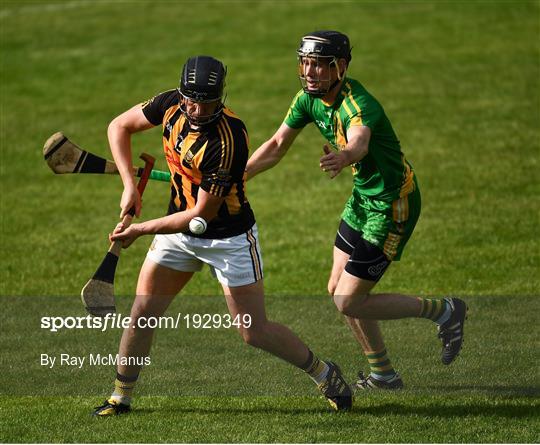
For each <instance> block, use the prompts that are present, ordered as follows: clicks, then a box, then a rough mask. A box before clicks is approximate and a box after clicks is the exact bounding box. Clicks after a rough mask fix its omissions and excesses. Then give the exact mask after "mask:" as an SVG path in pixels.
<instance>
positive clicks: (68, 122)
mask: <svg viewBox="0 0 540 445" xmlns="http://www.w3.org/2000/svg"><path fill="white" fill-rule="evenodd" d="M539 15H540V8H539V2H538V1H515V2H502V1H501V2H484V1H478V2H458V1H456V2H450V1H445V2H437V1H416V2H409V1H405V2H319V1H312V2H309V1H305V2H303V1H292V2H285V1H278V2H242V1H233V2H221V1H212V2H205V1H199V2H182V3H180V2H165V1H160V2H143V1H139V2H109V1H95V2H85V1H81V2H77V1H65V2H62V1H58V2H54V3H47V2H21V1H18V2H14V1H5V0H1V1H0V50H1V58H0V130H1V131H0V149H1V151H0V178H1V189H0V224H1V232H0V233H1V238H0V241H1V247H0V248H1V251H0V296H1V300H2V302H3V303H4V304H3V311H2V324H1V327H0V329H1V342H2V345H1V346H2V351H3V353H2V358H1V361H2V373H1V375H0V379H1V380H0V381H1V382H2V385H1V386H0V388H1V389H0V416H1V418H2V424H1V427H0V439H2V441H4V442H26V441H28V442H49V441H51V442H82V441H87V442H98V441H101V442H103V441H105V442H111V441H112V442H116V441H119V442H120V441H134V442H139V441H141V442H166V441H169V442H170V441H175V442H228V441H231V442H312V441H313V442H533V441H536V440H537V435H535V432H537V431H538V429H539V420H538V414H537V412H538V402H537V400H538V395H539V394H538V391H539V387H540V384H539V378H538V371H537V366H535V364H537V363H538V361H539V360H538V359H539V357H538V351H539V350H540V348H539V346H540V345H539V344H538V339H537V338H536V337H535V336H534V331H535V327H536V325H537V324H538V313H539V307H538V305H539V303H538V301H539V300H538V296H539V294H540V291H539V289H540V282H539V280H538V275H539V273H538V272H539V269H540V267H539V266H540V264H539V263H540V262H539V253H540V246H539V244H540V243H539V237H538V235H537V226H538V222H539V213H538V208H539V200H538V196H540V186H539V181H538V179H537V177H538V175H537V171H538V167H539V165H538V164H539V148H540V129H539V126H538V122H540V94H539V92H540V86H539V84H538V78H540V51H539V49H540V48H539V45H538V41H539V37H540V20H539ZM316 28H327V29H331V28H337V29H340V30H342V31H344V32H346V33H347V34H349V36H350V38H351V41H352V44H353V46H354V48H353V61H352V64H351V67H350V70H349V74H350V75H351V77H355V78H358V79H359V80H360V81H361V82H362V83H363V84H364V85H365V86H366V87H367V88H368V90H370V91H371V92H372V93H373V94H374V95H375V96H376V97H377V98H378V99H379V100H380V101H381V103H382V104H383V106H384V107H385V110H386V112H387V114H388V116H389V117H390V120H391V121H392V123H393V125H394V128H395V130H396V132H397V133H398V135H399V137H400V140H401V142H402V146H403V149H404V151H405V154H406V155H407V157H408V159H409V160H410V161H411V162H412V164H413V165H414V167H415V170H416V172H417V175H418V178H419V182H420V187H421V190H422V195H423V210H422V212H423V213H422V216H421V218H420V222H419V224H418V226H417V229H416V231H415V234H414V236H413V238H412V239H411V241H410V242H409V244H408V247H407V249H406V251H405V254H404V257H403V260H402V261H401V262H400V263H397V264H395V265H393V266H392V267H391V268H390V269H389V271H388V272H387V274H386V275H385V277H384V279H383V280H382V281H381V283H380V284H379V285H378V289H379V290H380V291H399V292H403V293H411V294H421V295H435V296H439V295H442V294H460V295H464V296H465V298H467V299H468V301H469V304H470V306H471V307H472V309H473V313H472V314H471V319H470V320H469V327H468V331H467V343H466V345H465V346H466V348H465V350H464V352H463V354H462V357H460V359H459V362H458V363H456V364H455V365H454V366H452V367H449V368H443V367H442V365H440V366H439V365H438V364H437V363H438V357H437V348H438V345H437V343H436V339H435V337H434V332H433V331H432V330H429V329H426V327H427V326H429V324H427V322H426V321H423V320H403V321H398V322H388V323H384V331H385V333H386V336H387V342H388V347H389V350H390V351H391V354H392V358H393V360H394V361H395V363H396V364H397V365H398V367H399V370H400V371H401V373H402V374H403V376H404V378H405V381H406V384H407V387H408V389H407V390H406V391H404V392H403V393H399V394H390V395H388V394H385V395H380V394H379V395H376V394H375V395H368V396H364V397H362V398H361V399H359V400H358V401H357V405H356V408H355V410H354V411H353V413H351V414H350V415H344V416H342V415H332V414H330V413H329V412H328V410H327V408H326V406H325V405H324V401H322V400H320V399H319V398H317V397H316V396H315V391H314V389H313V387H312V386H311V384H310V382H309V381H307V379H305V377H304V376H303V375H301V373H298V372H297V371H294V370H293V371H292V372H291V368H290V367H288V366H287V365H285V364H282V363H280V362H278V361H276V360H275V359H273V358H271V357H267V356H266V355H265V354H262V353H260V352H258V351H254V350H251V349H249V348H247V347H245V346H244V345H243V344H242V343H241V341H240V340H239V338H238V336H237V334H236V333H234V332H232V331H223V330H221V331H211V332H210V333H204V332H203V333H201V332H189V333H183V334H184V335H183V336H182V335H177V333H175V332H173V331H170V330H164V331H162V332H160V334H159V336H158V341H157V343H156V348H155V349H154V353H153V360H154V363H153V365H152V367H149V369H147V370H145V373H144V374H143V379H142V381H141V385H140V388H139V391H140V392H139V394H140V396H141V397H140V398H139V399H137V406H138V408H139V409H138V410H137V413H136V414H134V415H133V416H131V417H126V418H122V419H111V420H110V421H106V422H102V423H100V422H95V421H94V420H93V419H89V418H88V416H87V415H88V412H89V409H90V408H91V407H92V406H94V405H95V404H97V403H99V402H100V401H101V398H102V397H103V395H105V394H106V393H107V391H108V390H109V384H110V383H109V382H110V380H111V377H112V370H111V369H108V368H94V369H86V368H85V369H84V370H83V372H74V371H69V370H67V369H57V370H54V372H53V371H50V372H46V371H44V370H43V369H42V368H41V367H40V366H39V363H38V360H39V354H40V353H42V352H48V351H50V352H51V353H53V352H62V350H65V351H66V352H73V353H75V352H77V351H83V352H89V351H92V348H95V350H96V351H100V352H114V351H115V350H116V347H117V343H118V337H119V332H117V331H110V332H107V333H106V334H103V335H99V334H98V333H94V332H89V331H88V330H83V331H80V332H73V331H71V332H63V333H59V334H54V335H53V334H49V333H45V332H43V331H40V329H39V317H40V316H43V315H57V314H64V315H83V313H82V309H81V307H80V306H79V303H78V300H77V298H78V297H76V296H75V295H78V293H79V291H80V288H81V287H82V285H83V284H84V283H85V282H86V280H87V279H88V277H89V276H90V275H91V274H92V273H93V271H94V270H95V267H96V265H97V264H98V262H99V261H100V259H101V256H102V255H103V252H104V251H105V249H106V247H107V239H106V233H107V232H108V231H109V230H110V229H111V228H112V227H113V226H114V225H115V223H116V221H117V216H118V212H119V208H118V202H119V197H120V193H121V183H120V180H119V178H115V177H92V176H86V177H85V176H54V175H53V174H52V173H51V172H50V171H49V170H48V168H47V167H46V165H45V163H44V162H43V158H42V153H41V147H42V145H43V143H44V141H45V140H46V139H47V138H48V136H50V134H52V133H53V132H55V131H59V130H62V131H64V132H65V133H66V134H67V135H68V136H69V137H70V138H72V139H73V140H74V141H75V142H77V143H79V144H80V145H81V146H83V147H85V148H88V149H89V150H91V151H93V152H95V153H98V154H100V155H102V156H105V157H110V154H109V153H108V148H107V140H106V128H107V125H108V122H109V121H110V120H111V119H112V118H113V117H114V116H115V115H117V114H118V113H120V112H121V111H123V110H125V109H127V108H128V107H130V106H131V105H133V104H134V103H137V102H139V101H143V100H145V99H147V98H148V97H150V96H152V95H154V94H155V93H157V92H160V91H163V90H165V89H167V88H171V87H174V86H175V85H176V84H177V81H178V77H179V72H180V69H181V66H182V63H183V62H184V61H185V59H186V58H187V57H189V56H190V55H194V54H212V55H214V56H216V57H218V58H220V59H222V60H223V61H224V62H225V63H226V65H227V66H228V72H229V77H228V81H227V90H228V98H227V103H228V104H229V105H230V106H231V108H233V109H234V110H235V111H236V112H237V113H238V114H239V115H240V116H241V117H242V118H243V119H244V121H245V122H246V125H247V127H248V130H249V132H250V137H251V146H252V150H253V149H255V148H256V147H257V146H258V145H259V144H260V143H262V142H263V141H264V140H265V139H266V138H268V137H269V136H270V135H271V134H272V132H273V131H274V130H275V129H276V128H277V126H278V125H279V124H280V122H281V121H282V119H283V116H284V114H285V112H286V110H287V106H288V105H289V103H290V100H291V98H292V97H293V95H294V94H295V92H296V91H297V90H298V88H299V83H298V80H297V79H296V77H295V69H296V67H295V53H294V52H295V49H296V45H297V44H298V40H299V37H300V36H301V35H302V34H303V33H305V32H308V31H311V30H313V29H316ZM160 140H161V139H160V135H159V130H158V129H155V130H152V131H149V132H147V133H145V134H141V135H137V137H135V139H134V143H133V147H134V153H136V154H137V153H140V152H142V151H148V152H150V153H152V154H153V155H155V156H156V157H158V158H159V159H158V163H157V168H160V169H164V168H165V167H166V166H165V162H164V160H163V159H162V158H160V154H161V150H162V149H161V147H160ZM322 144H323V140H322V138H321V136H320V135H319V134H318V132H317V131H316V130H315V129H314V128H308V129H306V130H305V131H304V132H303V134H302V135H301V136H300V137H299V139H298V140H297V142H296V143H295V145H294V146H293V147H292V148H291V149H290V152H289V153H288V155H287V157H286V158H285V159H284V160H283V161H282V163H281V164H280V165H279V166H278V167H276V168H275V169H274V170H272V171H271V172H268V173H265V174H263V175H260V176H259V177H257V178H256V179H255V180H254V181H250V183H249V184H248V195H249V198H250V202H251V204H252V207H253V208H254V210H255V213H256V216H257V221H258V225H259V229H260V233H261V242H262V246H263V252H264V262H265V285H266V289H267V293H268V295H269V297H268V306H269V308H268V312H269V314H270V315H271V316H272V318H274V319H276V320H279V321H282V322H284V323H286V324H289V325H290V326H291V327H292V328H293V329H294V330H295V331H297V332H298V333H299V334H300V335H301V336H302V337H303V338H305V339H306V341H307V342H308V343H309V344H310V345H311V346H312V348H313V349H314V350H315V351H317V352H318V353H320V354H321V355H323V356H328V357H332V358H335V359H336V361H338V362H339V363H340V364H341V365H342V367H343V368H344V370H345V372H346V373H347V375H348V376H349V377H350V378H352V377H353V375H354V372H355V371H356V370H357V369H358V367H359V366H360V365H362V366H365V364H364V363H362V362H361V360H360V358H359V357H358V352H357V347H356V346H355V344H354V343H353V341H352V337H351V336H350V334H349V333H348V332H347V330H346V328H345V326H344V325H343V323H342V322H341V320H340V318H339V316H338V315H337V313H336V312H335V310H334V309H333V308H332V305H331V304H330V302H329V301H328V299H326V298H324V297H322V295H324V293H325V289H326V280H327V277H328V273H329V270H330V267H331V251H332V243H333V237H334V233H335V229H336V227H337V224H338V222H339V214H340V212H341V209H342V206H343V203H344V201H345V200H346V199H347V197H348V195H349V193H350V189H351V177H350V175H349V174H348V173H347V172H344V174H342V175H340V176H339V177H338V178H336V179H335V180H333V181H330V180H328V179H327V178H326V177H325V176H324V175H323V174H321V173H320V171H319V169H318V158H319V154H320V153H321V151H322V148H321V147H322ZM167 198H168V191H167V187H166V185H164V184H162V183H151V184H150V185H149V187H148V189H147V191H146V194H145V206H144V211H143V216H144V218H152V217H157V216H160V215H162V214H163V212H164V210H165V208H166V205H167ZM149 243H150V239H149V238H148V239H143V240H140V241H139V242H137V243H136V244H135V245H134V246H133V247H131V248H130V249H129V250H127V251H126V252H124V254H123V256H122V258H121V262H120V265H119V269H118V272H117V291H118V293H119V294H120V295H129V294H131V293H133V291H134V288H135V283H136V278H137V273H138V269H139V266H140V264H141V262H142V258H143V256H144V253H145V251H146V249H147V247H148V245H149ZM219 292H220V291H219V286H218V285H217V283H216V281H215V280H213V279H212V278H211V276H210V274H209V272H208V271H207V270H206V271H204V272H203V273H201V274H200V276H199V277H197V279H195V280H192V282H191V283H190V284H189V285H188V287H187V289H186V291H185V294H186V295H194V296H196V297H193V298H191V297H190V298H180V299H178V301H176V302H175V303H174V307H173V308H172V310H173V311H176V312H178V311H181V312H186V311H187V310H191V311H199V312H201V311H207V312H208V311H210V310H212V311H217V312H224V311H225V305H224V303H223V301H222V300H221V299H220V298H216V297H214V298H212V297H209V296H211V295H216V294H219ZM298 295H301V296H303V297H295V296H298ZM29 296H37V297H29ZM202 296H207V297H202ZM121 302H122V307H123V312H124V313H126V312H127V308H128V306H129V298H123V299H121ZM171 350H172V351H174V352H175V354H168V353H167V352H168V351H171ZM233 358H234V360H233ZM185 362H188V363H190V365H191V366H192V372H189V373H183V372H182V371H181V369H185V368H183V367H182V366H183V365H184V364H185ZM214 362H218V363H221V364H222V365H221V366H222V368H220V367H217V366H212V363H214ZM220 370H222V372H220ZM146 371H148V372H146ZM240 376H241V377H240ZM186 378H187V379H188V380H187V381H188V382H189V388H191V389H190V390H188V391H186V390H185V386H183V385H182V382H183V381H184V379H186ZM225 382H228V384H225ZM171 388H172V389H171ZM306 394H312V395H313V396H309V397H306ZM175 396H178V397H175ZM68 397H69V398H68ZM14 407H15V409H14ZM535 410H536V411H535ZM66 419H70V421H67V420H66ZM111 425H113V428H111Z"/></svg>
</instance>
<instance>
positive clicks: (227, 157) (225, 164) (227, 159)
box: [221, 119, 234, 170]
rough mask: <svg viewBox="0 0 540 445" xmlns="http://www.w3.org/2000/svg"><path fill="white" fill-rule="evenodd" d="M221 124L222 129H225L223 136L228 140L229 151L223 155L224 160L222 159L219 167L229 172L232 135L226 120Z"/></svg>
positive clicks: (231, 157)
mask: <svg viewBox="0 0 540 445" xmlns="http://www.w3.org/2000/svg"><path fill="white" fill-rule="evenodd" d="M221 122H222V123H223V127H224V128H225V134H226V135H227V137H228V140H229V144H228V145H227V147H228V148H229V149H228V150H227V152H226V153H225V158H224V159H223V164H222V165H221V167H222V168H225V169H227V170H230V169H231V165H232V160H233V154H234V137H233V134H232V130H231V126H230V125H229V121H228V120H227V119H223V120H222V121H221Z"/></svg>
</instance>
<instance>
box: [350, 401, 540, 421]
mask: <svg viewBox="0 0 540 445" xmlns="http://www.w3.org/2000/svg"><path fill="white" fill-rule="evenodd" d="M536 406H538V404H537V405H536ZM353 414H360V415H366V414H368V415H373V416H387V415H389V414H390V415H391V414H395V415H397V416H410V415H413V416H422V417H430V418H433V417H440V418H441V419H445V420H448V419H449V418H452V417H454V418H456V417H470V416H478V417H486V416H493V417H495V418H497V417H500V418H506V419H519V418H527V417H530V418H538V417H540V415H539V414H538V412H537V410H536V409H535V408H533V407H532V406H526V405H521V406H516V405H510V404H508V403H500V402H498V403H497V404H495V403H478V402H477V403H474V402H473V403H472V404H470V405H469V404H467V403H458V404H451V405H440V406H434V405H431V404H430V405H428V406H425V405H411V404H399V403H387V404H382V405H378V406H368V407H365V408H363V407H362V406H361V405H360V404H357V405H356V407H355V408H354V411H353Z"/></svg>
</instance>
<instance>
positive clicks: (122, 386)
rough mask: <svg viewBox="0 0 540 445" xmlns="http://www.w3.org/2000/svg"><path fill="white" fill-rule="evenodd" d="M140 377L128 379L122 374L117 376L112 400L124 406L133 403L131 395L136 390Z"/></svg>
mask: <svg viewBox="0 0 540 445" xmlns="http://www.w3.org/2000/svg"><path fill="white" fill-rule="evenodd" d="M138 378H139V376H138V375H136V376H135V377H126V376H124V375H122V374H116V380H115V381H114V392H113V393H112V395H111V399H112V400H114V401H115V402H118V403H123V404H124V405H129V404H130V403H131V394H132V393H133V390H134V389H135V385H136V383H137V379H138Z"/></svg>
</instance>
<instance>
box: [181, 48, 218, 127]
mask: <svg viewBox="0 0 540 445" xmlns="http://www.w3.org/2000/svg"><path fill="white" fill-rule="evenodd" d="M226 74H227V69H226V68H225V67H224V66H223V64H222V63H221V62H220V61H219V60H217V59H214V58H213V57H209V56H196V57H191V58H190V59H188V61H187V62H186V63H185V64H184V67H183V69H182V76H181V78H180V87H179V88H178V93H179V94H180V109H181V110H182V112H183V113H184V115H185V116H186V119H187V120H188V121H189V122H190V123H191V124H193V125H196V126H203V125H207V124H209V123H211V122H213V121H215V120H216V119H218V118H219V117H220V116H221V113H222V112H223V102H224V99H223V88H224V86H225V75H226ZM186 101H191V102H196V103H198V104H207V103H212V102H216V108H215V110H214V111H213V112H212V113H211V114H208V115H199V116H194V115H192V114H190V113H189V112H188V110H187V107H186Z"/></svg>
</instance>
